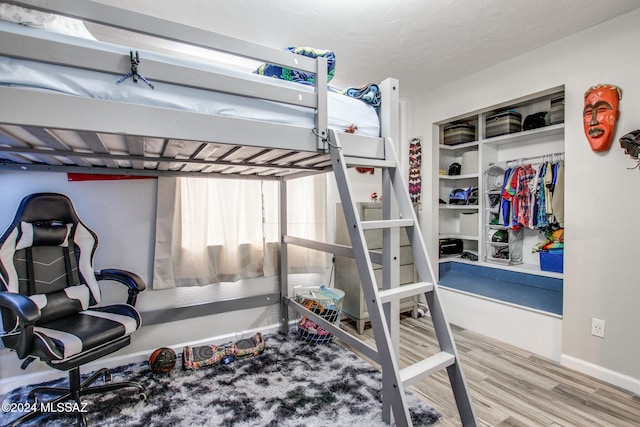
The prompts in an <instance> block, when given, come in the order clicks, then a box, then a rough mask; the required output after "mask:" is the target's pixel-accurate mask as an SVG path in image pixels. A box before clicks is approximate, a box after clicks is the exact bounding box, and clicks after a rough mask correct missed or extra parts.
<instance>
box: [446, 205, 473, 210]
mask: <svg viewBox="0 0 640 427" xmlns="http://www.w3.org/2000/svg"><path fill="white" fill-rule="evenodd" d="M439 206H440V209H444V210H454V211H477V210H478V209H479V208H478V205H439Z"/></svg>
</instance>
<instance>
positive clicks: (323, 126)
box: [315, 57, 329, 150]
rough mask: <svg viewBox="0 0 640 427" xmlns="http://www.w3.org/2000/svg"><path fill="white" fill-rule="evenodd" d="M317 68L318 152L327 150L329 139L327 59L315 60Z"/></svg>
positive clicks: (319, 58)
mask: <svg viewBox="0 0 640 427" xmlns="http://www.w3.org/2000/svg"><path fill="white" fill-rule="evenodd" d="M316 65H317V66H318V68H317V72H316V84H315V87H316V96H317V100H318V103H317V105H318V107H317V109H316V131H317V134H316V135H317V137H318V150H325V149H326V148H327V146H326V141H327V138H329V110H328V109H329V99H328V97H329V95H328V93H327V84H328V82H327V79H328V78H329V74H328V72H327V59H326V58H323V57H318V58H316Z"/></svg>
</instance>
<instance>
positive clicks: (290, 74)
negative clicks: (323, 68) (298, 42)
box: [254, 47, 336, 85]
mask: <svg viewBox="0 0 640 427" xmlns="http://www.w3.org/2000/svg"><path fill="white" fill-rule="evenodd" d="M285 50H287V51H289V52H292V53H296V54H298V55H304V56H308V57H309V58H318V57H322V58H325V59H326V60H327V83H328V82H330V81H331V79H332V78H333V76H334V74H335V72H336V56H335V54H334V53H333V52H332V51H330V50H323V49H315V48H312V47H288V48H286V49H285ZM254 73H256V74H260V75H263V76H267V77H275V78H277V79H281V80H289V81H293V82H297V83H303V84H309V85H311V84H315V81H316V80H315V78H316V76H315V74H313V73H308V72H305V71H300V70H292V69H290V68H285V67H281V66H279V65H274V64H262V65H261V66H260V67H258V69H257V70H255V71H254Z"/></svg>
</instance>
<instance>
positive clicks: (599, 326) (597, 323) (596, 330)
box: [591, 317, 604, 338]
mask: <svg viewBox="0 0 640 427" xmlns="http://www.w3.org/2000/svg"><path fill="white" fill-rule="evenodd" d="M591 335H593V336H596V337H600V338H604V320H602V319H596V318H595V317H593V318H592V319H591Z"/></svg>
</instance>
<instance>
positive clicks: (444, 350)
mask: <svg viewBox="0 0 640 427" xmlns="http://www.w3.org/2000/svg"><path fill="white" fill-rule="evenodd" d="M384 149H385V158H386V159H385V160H380V161H375V160H373V161H372V160H371V159H363V158H353V157H351V158H350V157H345V156H344V155H343V153H342V150H341V144H340V140H339V136H338V133H336V132H334V131H330V140H329V151H330V155H331V162H332V165H333V171H334V174H335V177H336V182H337V185H338V191H339V193H340V199H341V201H342V207H343V210H344V216H345V219H346V223H347V228H348V229H349V235H350V237H351V244H352V249H353V256H354V258H355V261H356V265H357V269H358V274H359V277H360V282H361V286H362V291H363V295H364V298H365V300H366V303H367V309H368V312H369V317H370V322H371V326H372V328H373V332H374V338H375V341H376V346H377V352H378V359H379V362H380V366H381V369H382V377H383V380H382V382H383V391H382V393H383V418H384V421H385V422H389V423H391V422H392V416H393V421H395V424H396V425H397V426H410V425H412V423H411V417H410V414H409V410H408V407H407V401H406V397H405V387H407V386H408V385H409V384H412V383H413V382H415V381H418V380H419V379H421V378H424V377H426V376H428V375H431V374H433V373H435V372H437V371H440V370H443V369H445V368H446V370H447V373H448V375H449V380H450V383H451V387H452V391H453V395H454V398H455V401H456V404H457V407H458V412H459V414H460V418H461V421H462V423H463V425H464V426H476V425H477V421H476V417H475V414H474V410H473V407H472V404H471V398H470V396H469V392H468V390H467V386H466V383H465V379H464V375H463V373H462V369H461V367H460V359H459V356H458V353H457V351H456V347H455V343H454V340H453V335H452V333H451V328H450V327H449V323H448V322H447V320H446V318H445V315H444V312H443V310H442V307H441V305H440V300H439V298H438V294H437V286H436V285H435V281H434V274H433V269H432V267H431V263H430V262H429V259H428V256H427V250H426V246H425V243H424V239H423V238H422V234H421V231H420V227H419V225H418V220H417V216H416V213H415V210H414V208H413V204H412V203H411V199H410V196H409V191H408V187H407V186H406V185H405V184H404V182H405V180H404V179H403V178H402V175H401V173H402V172H401V170H400V168H399V167H398V159H397V156H396V154H395V149H394V147H393V144H392V142H391V140H390V139H389V138H385V147H384ZM350 166H357V167H378V168H381V169H382V185H383V201H382V202H381V203H383V209H382V210H383V220H381V221H361V220H360V217H359V215H358V210H357V208H356V204H355V202H354V200H353V197H352V194H353V193H352V191H351V184H350V182H349V178H348V174H347V168H348V167H350ZM392 195H393V196H395V201H396V205H394V204H393V203H392V199H394V197H393V196H392ZM392 218H394V219H392ZM401 228H404V229H405V230H406V231H407V235H408V237H409V243H410V244H411V248H412V253H413V258H414V265H415V267H416V269H417V272H418V278H419V281H418V282H417V283H414V284H407V285H402V286H398V283H399V262H398V260H399V235H400V229H401ZM368 229H382V233H383V251H382V260H383V283H384V285H383V286H382V289H380V290H379V289H378V286H377V283H376V279H375V276H374V272H373V267H372V261H371V254H370V252H369V249H368V248H367V243H366V241H365V234H364V230H368ZM394 258H395V260H394ZM378 262H379V261H378ZM392 284H395V285H392ZM420 294H424V295H425V297H426V301H427V305H428V307H429V310H430V313H431V318H432V321H433V326H434V329H435V332H436V336H437V339H438V342H439V345H440V352H439V353H436V354H435V355H433V356H430V357H427V358H425V359H424V360H422V361H420V362H418V363H416V364H414V365H411V366H408V367H406V368H403V369H400V368H399V349H398V344H397V342H398V339H399V317H400V316H399V302H400V299H401V298H405V297H409V296H416V295H420ZM393 340H395V341H393Z"/></svg>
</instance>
